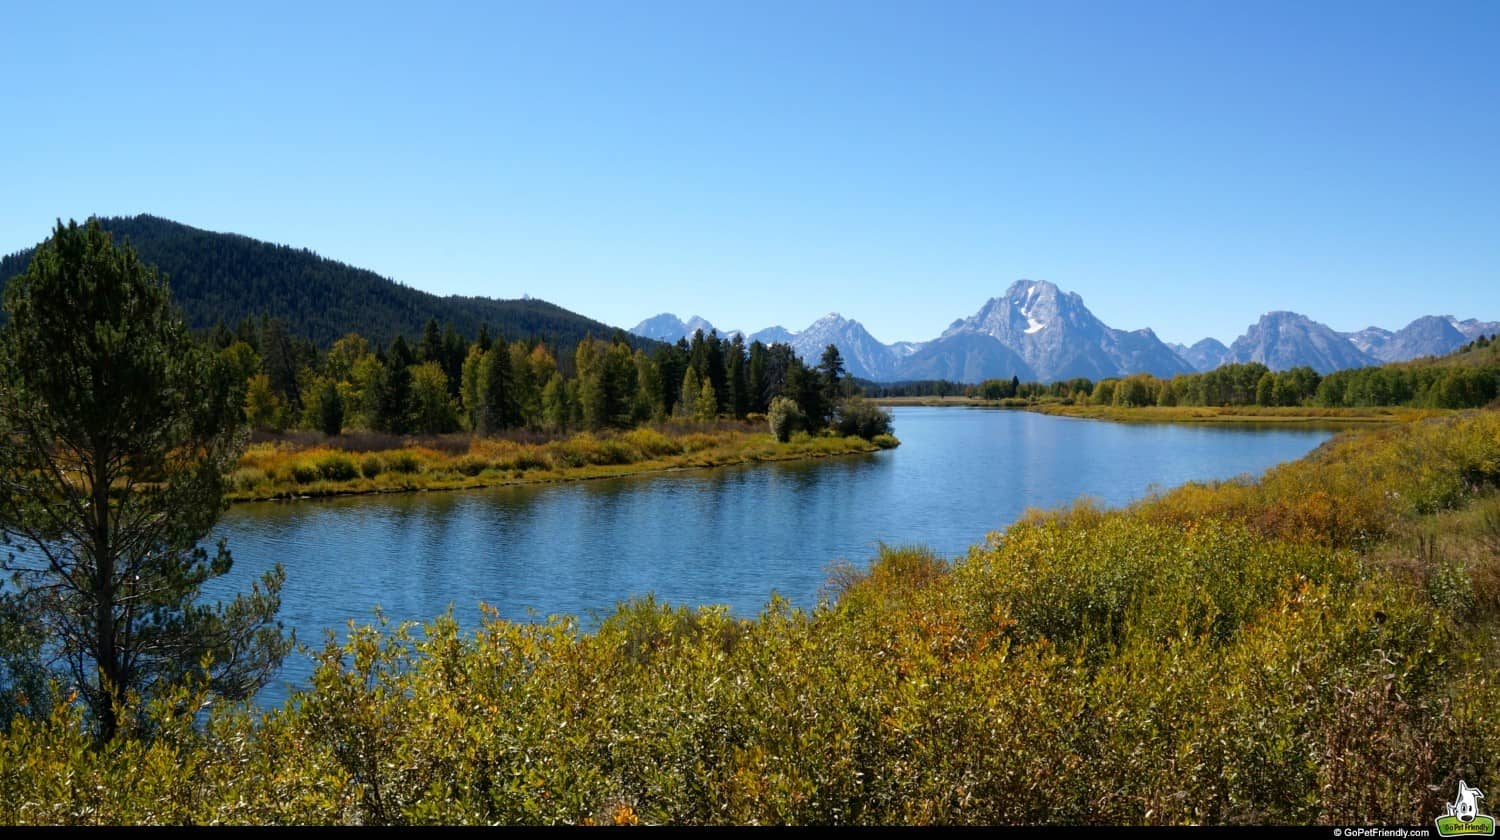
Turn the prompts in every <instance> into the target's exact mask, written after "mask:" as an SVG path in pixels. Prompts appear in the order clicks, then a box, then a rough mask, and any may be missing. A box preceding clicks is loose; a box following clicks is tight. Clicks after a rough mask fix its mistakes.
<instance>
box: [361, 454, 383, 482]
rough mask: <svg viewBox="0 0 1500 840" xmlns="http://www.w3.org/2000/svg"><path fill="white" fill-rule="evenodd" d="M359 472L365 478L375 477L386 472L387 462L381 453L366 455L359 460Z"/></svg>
mask: <svg viewBox="0 0 1500 840" xmlns="http://www.w3.org/2000/svg"><path fill="white" fill-rule="evenodd" d="M359 472H360V474H361V475H363V476H364V477H365V478H374V477H375V476H377V475H380V474H381V473H382V472H385V462H384V461H381V460H380V456H379V455H366V456H365V457H364V458H363V459H362V460H361V461H360V462H359Z"/></svg>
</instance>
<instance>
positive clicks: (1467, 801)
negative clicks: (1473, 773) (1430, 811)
mask: <svg viewBox="0 0 1500 840" xmlns="http://www.w3.org/2000/svg"><path fill="white" fill-rule="evenodd" d="M1483 798H1484V791H1482V790H1480V789H1479V788H1472V787H1469V785H1468V783H1467V782H1465V781H1464V780H1463V779H1459V780H1458V796H1455V797H1454V798H1453V801H1452V802H1449V803H1448V813H1446V814H1444V815H1443V816H1441V817H1438V818H1437V830H1438V835H1439V836H1442V837H1494V836H1495V818H1494V817H1492V816H1490V815H1488V814H1481V813H1479V800H1481V799H1483Z"/></svg>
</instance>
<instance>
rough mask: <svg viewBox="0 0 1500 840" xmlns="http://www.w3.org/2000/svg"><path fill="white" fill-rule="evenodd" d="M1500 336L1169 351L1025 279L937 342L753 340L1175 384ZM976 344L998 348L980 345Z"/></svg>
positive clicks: (1363, 362) (837, 324) (1146, 333)
mask: <svg viewBox="0 0 1500 840" xmlns="http://www.w3.org/2000/svg"><path fill="white" fill-rule="evenodd" d="M694 322H696V323H697V324H699V325H701V326H702V327H704V328H705V329H708V328H711V325H709V324H708V322H707V321H704V320H703V319H701V318H694V319H692V320H691V321H690V322H688V323H694ZM688 323H684V322H682V321H680V320H678V319H677V317H676V316H674V315H670V314H663V315H658V316H656V317H655V318H650V319H648V320H646V321H642V322H641V323H640V324H637V325H636V328H635V330H634V332H636V333H637V334H639V335H647V336H651V337H662V338H664V339H665V340H673V341H675V340H676V338H673V337H669V336H671V335H673V334H674V333H676V332H678V331H686V330H687V329H688ZM1497 333H1500V322H1494V321H1479V320H1475V319H1472V318H1471V319H1469V320H1467V321H1459V320H1457V319H1455V318H1453V317H1452V316H1427V317H1423V318H1418V319H1417V320H1415V321H1413V322H1411V323H1410V324H1408V325H1406V326H1405V327H1403V328H1402V329H1401V330H1398V331H1395V332H1392V331H1391V330H1386V329H1382V328H1380V327H1369V328H1367V329H1364V330H1360V331H1359V332H1357V333H1339V332H1335V331H1334V330H1333V329H1332V328H1330V327H1328V326H1326V325H1324V324H1320V323H1318V322H1316V321H1313V320H1311V319H1309V318H1307V317H1306V316H1304V315H1299V314H1297V313H1294V312H1271V313H1269V314H1267V315H1265V316H1264V317H1262V318H1261V319H1260V321H1259V322H1258V323H1256V324H1254V325H1252V326H1251V327H1250V328H1249V330H1248V331H1247V332H1246V334H1245V335H1243V336H1241V337H1240V338H1238V339H1236V340H1235V342H1234V344H1232V345H1231V346H1229V347H1225V346H1224V344H1223V343H1222V342H1220V341H1218V340H1217V339H1214V338H1205V339H1203V340H1201V341H1199V342H1197V343H1196V344H1193V345H1192V346H1191V347H1189V346H1185V345H1181V344H1170V345H1169V344H1165V343H1163V342H1162V341H1161V339H1159V338H1157V336H1156V333H1154V332H1152V331H1151V330H1150V329H1140V330H1133V331H1126V330H1119V329H1115V328H1113V327H1110V326H1108V325H1106V324H1104V323H1103V322H1102V321H1100V320H1099V319H1098V318H1096V317H1095V316H1094V314H1093V313H1092V312H1090V311H1089V309H1088V307H1086V306H1084V303H1083V298H1081V297H1079V296H1078V295H1077V294H1074V293H1069V292H1063V291H1062V290H1061V289H1059V288H1058V287H1057V286H1055V285H1053V284H1052V283H1047V282H1044V281H1032V280H1019V281H1017V282H1016V283H1014V284H1012V285H1011V287H1010V288H1009V289H1007V290H1006V292H1005V294H1004V295H1002V296H1000V297H996V298H991V299H990V300H989V301H987V302H986V303H985V304H984V306H983V307H981V308H980V310H979V311H978V312H976V313H974V314H973V315H971V316H969V317H968V318H959V319H958V320H956V321H954V322H953V323H951V324H949V325H948V328H947V329H946V330H944V331H943V334H942V335H941V336H940V337H938V338H937V339H934V340H932V341H925V342H914V341H901V342H896V343H894V344H882V343H881V342H880V341H878V340H876V339H875V338H874V337H873V336H871V335H870V333H869V332H868V331H866V330H865V328H864V327H863V326H861V325H860V323H859V322H858V321H854V320H850V319H847V318H844V317H842V316H840V315H838V314H832V315H828V316H827V317H825V318H821V319H819V320H818V321H816V322H814V323H813V324H812V325H811V326H809V327H808V328H807V329H805V330H802V331H801V332H796V331H793V330H788V329H786V328H785V327H780V326H776V327H767V328H766V329H763V330H761V331H759V332H756V333H753V334H751V335H750V336H748V337H747V343H748V342H750V341H760V342H763V343H765V344H774V343H777V342H780V343H785V344H789V345H791V346H792V349H793V350H795V351H796V353H797V355H798V356H800V357H801V358H802V359H803V360H804V361H806V362H808V363H809V364H816V363H817V361H818V359H819V358H820V357H821V356H822V355H823V349H824V348H825V347H827V346H828V345H829V344H834V345H836V346H837V347H838V348H839V352H840V353H841V354H842V355H843V357H844V365H845V367H846V368H847V369H848V371H849V373H850V374H851V375H853V376H857V377H859V378H861V379H869V380H872V381H876V382H896V381H911V380H918V379H949V380H954V381H959V382H969V383H973V382H980V381H983V380H985V379H995V378H1005V379H1008V378H1010V377H1011V376H1020V377H1021V378H1022V379H1027V380H1037V381H1042V382H1051V381H1056V380H1060V379H1072V378H1074V377H1086V378H1089V379H1093V380H1099V379H1105V378H1109V377H1118V376H1126V375H1129V374H1132V373H1141V372H1144V373H1151V374H1154V375H1156V376H1160V377H1170V376H1175V375H1176V374H1179V373H1192V372H1195V371H1208V370H1213V369H1214V368H1217V367H1219V366H1220V365H1222V364H1226V363H1229V362H1250V361H1255V362H1261V363H1263V364H1265V365H1267V366H1268V367H1271V368H1272V369H1274V370H1285V369H1288V368H1293V367H1299V366H1302V365H1308V366H1310V367H1313V368H1316V369H1317V370H1319V371H1320V372H1323V373H1327V372H1330V371H1333V370H1340V369H1344V368H1350V367H1364V366H1367V365H1373V364H1379V363H1380V362H1383V361H1404V360H1407V359H1412V358H1417V357H1419V356H1429V355H1441V354H1444V353H1450V352H1452V351H1453V350H1456V349H1457V348H1459V347H1460V346H1462V345H1463V344H1465V343H1467V342H1469V341H1472V340H1473V339H1475V338H1478V337H1479V336H1481V335H1494V334H1497ZM976 336H983V337H985V338H988V339H990V340H989V341H975V340H972V339H974V338H975V337H976ZM960 339H962V340H960Z"/></svg>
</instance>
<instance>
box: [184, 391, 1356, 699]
mask: <svg viewBox="0 0 1500 840" xmlns="http://www.w3.org/2000/svg"><path fill="white" fill-rule="evenodd" d="M893 413H894V417H895V431H896V435H897V436H898V437H899V438H900V439H901V441H902V445H901V446H900V447H899V448H897V449H894V450H888V451H885V452H880V453H876V454H872V455H859V456H849V457H842V458H832V459H822V460H816V461H805V462H798V463H770V464H757V465H749V466H742V467H730V468H721V469H714V470H701V471H684V472H674V473H667V474H657V475H643V476H635V477H629V478H620V479H609V480H601V481H580V482H572V483H565V484H555V485H526V486H517V487H501V488H492V489H486V490H470V491H462V492H434V493H410V494H399V495H379V496H352V497H343V498H335V499H325V500H303V501H295V502H265V503H256V504H241V505H235V506H234V507H232V508H231V509H230V510H229V512H228V513H227V514H226V515H225V516H224V518H223V519H222V520H221V522H220V525H219V527H218V528H217V529H216V531H215V533H214V535H213V538H214V539H217V538H218V537H224V538H225V539H226V540H228V544H229V547H230V550H231V551H232V553H233V555H234V558H235V564H234V569H233V571H231V573H230V574H229V575H227V576H225V578H223V579H220V580H217V581H212V582H211V586H210V587H208V588H206V593H205V594H207V595H209V596H210V597H223V596H224V595H225V594H226V593H229V592H232V591H235V590H237V589H243V588H245V587H247V586H248V581H249V580H250V579H251V578H252V577H254V576H259V575H260V574H261V573H262V572H263V571H264V570H265V569H267V568H269V567H270V565H271V564H272V563H275V562H277V561H279V562H281V563H282V564H283V565H284V566H285V567H286V571H287V581H286V585H285V587H284V589H283V591H282V611H281V617H282V620H283V622H284V623H285V624H286V625H287V626H288V627H290V628H295V629H296V631H297V633H298V636H299V638H300V639H301V640H303V641H305V642H311V643H319V642H321V640H322V637H323V634H324V632H325V630H327V629H334V630H342V629H344V628H345V627H346V626H347V622H348V621H349V620H350V619H356V620H359V621H368V620H370V619H371V618H373V616H374V610H375V608H376V607H377V606H378V607H379V608H380V609H381V611H382V612H383V613H384V614H385V615H386V616H387V617H389V618H391V619H392V620H394V621H402V620H408V619H410V620H418V621H422V620H427V619H430V618H432V617H434V616H436V615H438V614H440V613H442V612H443V611H444V610H447V609H448V608H449V607H450V605H451V607H452V609H453V611H454V614H455V615H456V616H457V617H458V619H459V620H460V621H461V622H463V623H466V624H471V623H473V622H474V621H475V620H476V619H477V617H478V605H479V603H480V602H484V603H487V604H490V605H492V606H494V607H495V608H497V609H498V610H499V613H500V615H501V616H503V617H506V618H511V619H522V620H524V619H531V618H536V617H545V616H547V615H549V614H554V613H570V614H574V615H578V616H580V617H582V618H583V620H584V623H585V625H587V624H589V623H590V621H592V618H591V617H592V616H594V615H597V614H599V613H601V612H608V611H609V610H611V609H612V608H613V607H614V605H615V604H616V603H617V602H619V601H620V600H622V599H625V598H629V597H632V596H640V595H645V594H647V593H654V594H655V595H656V597H657V598H658V599H659V600H664V601H667V602H671V603H682V604H695V605H696V604H725V605H728V607H729V608H730V609H731V610H733V611H734V612H735V613H737V614H741V615H754V614H755V613H756V612H758V611H759V610H760V609H761V608H762V607H763V606H764V605H765V603H766V601H767V599H768V598H769V597H770V595H771V594H772V592H776V593H779V594H781V595H783V596H785V597H787V598H788V599H790V600H791V602H792V603H794V604H796V605H799V606H811V605H813V604H814V603H816V601H817V598H818V596H819V592H820V590H821V589H822V588H823V586H824V583H825V581H826V580H827V577H828V568H829V564H830V563H831V562H833V561H837V560H847V561H849V562H852V563H855V564H863V563H864V562H866V561H867V560H868V559H869V558H870V557H871V556H872V555H873V553H874V552H875V550H876V547H877V545H878V544H879V543H881V542H884V543H887V544H911V543H915V544H922V545H927V546H930V547H932V548H933V549H935V550H936V551H937V552H938V553H939V554H941V555H943V556H945V557H950V558H951V557H956V556H961V555H962V554H963V553H964V552H965V551H966V550H967V548H968V547H969V546H970V545H972V544H974V543H976V542H978V541H980V540H981V539H982V538H983V537H984V535H985V534H986V533H987V532H989V531H992V530H996V529H1000V528H1003V527H1005V526H1006V525H1007V524H1009V523H1010V522H1012V521H1014V520H1015V519H1016V518H1017V516H1019V515H1020V514H1021V513H1022V512H1023V511H1024V510H1025V509H1026V508H1028V507H1043V508H1046V507H1055V506H1058V505H1062V504H1066V503H1068V502H1070V501H1072V500H1074V499H1076V498H1078V497H1080V496H1090V497H1093V498H1096V499H1098V500H1100V501H1102V502H1104V503H1106V504H1111V505H1118V504H1123V503H1126V502H1129V501H1131V500H1134V499H1138V498H1140V497H1142V496H1143V495H1144V494H1146V493H1148V492H1150V491H1151V489H1152V488H1167V487H1172V486H1176V485H1179V484H1182V483H1184V482H1187V481H1193V480H1202V479H1214V478H1229V477H1233V476H1237V475H1241V474H1247V473H1248V474H1258V473H1260V472H1261V471H1263V470H1265V469H1266V468H1268V467H1270V466H1272V465H1274V464H1277V463H1280V462H1283V461H1288V460H1293V459H1296V458H1299V457H1301V456H1302V455H1304V454H1306V453H1307V452H1308V451H1309V450H1311V449H1312V448H1313V447H1315V446H1317V445H1318V444H1319V443H1321V442H1322V441H1324V440H1326V439H1327V438H1328V437H1330V436H1331V435H1332V432H1331V431H1328V430H1326V429H1308V428H1294V429H1287V428H1257V427H1254V426H1244V427H1241V426H1234V427H1230V426H1209V425H1169V424H1161V425H1134V424H1130V425H1127V424H1117V423H1107V422H1099V421H1091V420H1077V419H1072V418H1061V417H1048V416H1044V415H1040V414H1033V413H1029V412H1023V411H1005V410H987V409H972V408H952V407H944V408H922V407H899V408H896V409H894V410H893ZM308 672H309V666H308V662H307V660H306V659H305V658H303V657H300V656H294V657H292V658H290V659H289V660H288V662H287V663H286V666H285V667H284V668H283V672H282V675H281V679H280V680H279V681H278V683H277V684H276V685H273V686H270V687H268V688H267V689H266V691H264V692H263V693H262V695H261V698H260V699H261V701H262V702H277V701H279V700H280V699H282V698H284V697H285V690H286V689H285V684H286V682H288V681H290V682H300V681H302V680H304V679H305V678H306V677H307V675H308Z"/></svg>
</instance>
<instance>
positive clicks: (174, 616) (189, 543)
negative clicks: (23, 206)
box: [0, 220, 291, 741]
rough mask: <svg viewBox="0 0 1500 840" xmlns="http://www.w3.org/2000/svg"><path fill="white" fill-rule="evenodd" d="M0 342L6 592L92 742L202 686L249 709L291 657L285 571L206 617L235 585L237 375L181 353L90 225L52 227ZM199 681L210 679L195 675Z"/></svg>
mask: <svg viewBox="0 0 1500 840" xmlns="http://www.w3.org/2000/svg"><path fill="white" fill-rule="evenodd" d="M5 308H6V311H7V312H8V313H9V316H10V320H9V323H8V325H7V326H6V327H5V329H4V332H3V333H0V535H3V537H4V540H5V543H6V552H5V555H4V567H5V569H6V571H7V572H9V573H10V575H9V580H7V581H5V582H4V584H0V586H3V588H0V597H3V599H4V601H5V603H4V606H5V608H6V609H5V610H0V615H3V614H6V613H10V612H12V611H19V612H20V614H24V615H27V616H29V617H30V618H31V619H32V620H34V621H35V622H36V623H37V624H38V625H39V626H40V627H42V628H43V632H44V635H45V643H44V645H43V647H42V650H43V652H44V654H45V655H46V656H47V657H48V658H49V660H50V664H51V666H52V667H53V668H55V669H57V671H59V672H60V673H59V676H60V677H62V678H63V679H64V680H66V681H67V682H69V683H71V684H72V685H73V686H74V687H76V688H77V690H78V692H79V696H80V698H81V699H82V700H83V701H84V702H85V703H86V704H87V706H88V709H89V711H90V713H91V717H92V720H93V721H94V724H95V726H96V728H97V734H98V736H99V738H100V740H101V741H107V740H109V739H110V738H112V737H113V736H114V735H115V733H116V732H117V731H119V730H120V729H121V728H122V727H125V726H127V725H128V724H129V723H130V722H131V719H130V717H129V710H130V709H131V708H133V706H132V705H131V700H132V699H133V698H140V699H142V700H149V699H150V698H151V697H153V696H156V695H159V694H160V693H162V692H165V691H167V690H169V689H171V688H173V687H174V686H177V685H180V684H182V683H184V682H187V681H190V680H194V679H197V678H200V677H201V678H204V679H206V680H207V687H208V689H209V691H211V692H212V693H213V694H215V695H217V696H219V697H223V698H228V699H239V698H245V697H249V696H250V695H251V694H253V693H254V692H255V691H256V690H257V689H258V688H259V687H260V686H261V685H262V684H264V683H265V681H266V680H267V679H269V678H270V676H271V675H272V674H273V673H274V672H275V670H276V669H277V668H278V667H279V665H280V663H281V660H282V658H283V657H284V656H285V654H286V652H287V650H288V649H289V647H290V644H291V642H290V640H289V639H287V638H285V637H284V636H283V633H282V631H281V625H280V624H279V623H278V622H276V612H277V610H278V609H279V607H280V597H279V591H280V587H281V583H282V580H283V578H284V574H283V572H282V570H281V568H280V567H279V566H278V567H277V568H276V569H275V570H274V571H272V572H269V573H267V574H266V575H265V576H264V578H262V580H261V582H260V583H258V584H256V585H254V586H253V587H252V589H251V591H250V593H249V594H248V595H242V596H240V597H237V598H236V599H235V600H234V601H233V602H231V603H228V604H216V605H212V606H209V605H205V604H200V603H199V602H198V597H199V594H200V590H201V588H202V586H203V584H204V583H205V582H206V581H208V580H210V579H211V578H214V577H218V576H220V575H223V574H224V573H226V572H228V571H229V568H230V563H231V560H230V555H229V552H228V550H226V548H225V547H224V544H223V542H222V541H221V542H220V543H219V545H218V547H217V549H216V550H215V551H213V552H212V553H210V552H208V551H206V550H204V549H203V548H201V547H200V546H199V542H200V541H201V540H202V539H203V538H204V536H205V535H207V533H208V531H209V529H210V528H211V527H212V526H213V524H214V522H215V521H216V520H217V519H218V517H219V515H220V513H222V512H223V510H224V493H223V491H224V475H225V471H226V469H227V468H228V467H229V466H230V465H232V464H233V463H234V460H235V457H236V455H237V453H238V449H239V445H240V443H241V441H242V438H241V436H240V434H239V407H238V406H237V405H235V403H234V399H233V396H232V395H233V394H234V389H233V388H232V387H231V382H230V380H231V378H232V377H231V375H230V374H229V372H228V370H227V367H226V366H224V365H223V364H222V363H221V362H219V360H218V359H217V358H216V356H215V355H214V354H212V353H210V352H209V351H208V350H207V349H206V348H202V347H199V346H198V345H197V344H195V343H194V342H193V340H192V339H191V338H190V337H189V335H188V332H187V329H186V328H185V327H184V325H183V323H182V319H181V317H180V316H179V315H178V313H177V312H176V310H175V309H174V308H173V307H172V305H171V302H170V300H169V298H168V293H167V287H166V284H165V282H164V281H163V280H162V279H161V278H159V277H158V276H157V274H156V272H155V271H154V270H153V269H151V268H148V267H147V266H145V265H143V264H141V263H140V262H139V261H138V259H137V257H136V255H135V252H134V250H133V249H131V248H130V247H129V246H128V245H126V246H124V247H119V248H117V247H115V245H114V243H113V242H112V241H111V239H110V236H109V234H107V233H105V232H104V231H103V230H102V229H101V228H100V227H99V225H98V224H97V222H94V221H92V220H91V221H90V222H89V223H88V225H87V226H85V227H80V226H79V225H78V224H77V223H76V222H72V223H69V224H68V225H66V226H65V225H63V224H62V223H60V222H59V223H58V225H57V228H56V229H55V231H54V232H53V235H52V238H51V239H50V240H48V241H47V242H46V243H44V244H43V245H42V246H41V247H40V248H39V249H38V250H37V253H36V255H35V257H34V258H33V260H32V262H31V264H30V266H29V267H28V268H27V270H26V272H25V273H24V274H22V275H21V276H19V277H17V278H16V279H15V280H13V281H12V282H11V283H10V285H9V288H7V289H6V292H5ZM205 666H206V670H205Z"/></svg>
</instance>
